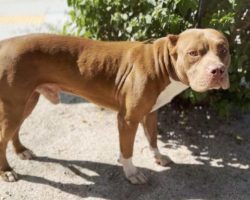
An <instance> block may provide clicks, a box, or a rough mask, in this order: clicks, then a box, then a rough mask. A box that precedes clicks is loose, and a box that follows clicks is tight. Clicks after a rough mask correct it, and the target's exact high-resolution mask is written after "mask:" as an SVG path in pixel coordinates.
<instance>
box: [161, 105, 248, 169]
mask: <svg viewBox="0 0 250 200" xmlns="http://www.w3.org/2000/svg"><path fill="white" fill-rule="evenodd" d="M159 113H160V114H159V119H158V123H159V128H160V133H161V134H160V140H162V141H163V142H164V143H166V148H176V149H178V147H179V146H180V145H184V146H186V147H187V148H188V150H190V151H191V152H192V155H194V156H195V158H196V160H197V161H200V162H202V163H203V164H206V165H210V166H215V167H225V166H228V167H235V168H241V169H249V165H250V154H249V153H248V149H249V148H250V144H249V141H250V135H249V132H250V127H249V126H248V122H249V121H250V115H247V114H245V115H244V114H243V113H235V114H234V115H232V116H231V117H230V118H228V119H225V118H220V117H219V116H218V115H217V113H216V112H215V111H214V110H212V109H209V108H207V107H204V106H194V107H193V106H190V107H189V108H186V109H184V108H182V107H181V106H180V107H179V106H176V105H175V106H174V105H173V104H172V105H168V106H166V107H165V108H163V109H161V110H160V112H159Z"/></svg>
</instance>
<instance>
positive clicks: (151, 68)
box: [0, 29, 230, 184]
mask: <svg viewBox="0 0 250 200" xmlns="http://www.w3.org/2000/svg"><path fill="white" fill-rule="evenodd" d="M229 64H230V55H229V50H228V42H227V40H226V38H225V37H224V36H223V35H222V34H221V33H219V32H218V31H215V30H213V29H190V30H187V31H184V32H183V33H181V34H180V35H168V36H167V37H164V38H160V39H158V40H155V41H154V42H153V43H152V44H147V43H143V42H101V41H93V40H89V39H83V38H80V37H69V36H58V35H50V34H32V35H27V36H22V37H15V38H11V39H8V40H4V41H1V42H0V175H1V177H2V178H3V179H4V180H6V181H15V180H16V179H17V177H16V174H15V173H14V171H12V169H11V167H10V166H9V164H8V162H7V160H6V155H5V154H6V146H7V143H8V141H9V140H12V141H13V144H14V147H15V150H16V153H18V154H19V155H20V156H21V157H22V158H24V159H25V158H26V159H29V158H31V156H32V154H31V151H29V150H28V149H27V148H25V147H24V146H23V145H22V144H21V142H20V140H19V136H18V131H19V128H20V126H21V124H22V122H23V121H24V119H25V118H26V117H27V116H28V115H29V114H30V113H31V112H32V110H33V108H34V107H35V105H36V103H37V101H38V98H39V95H40V94H43V95H44V96H45V97H47V98H48V99H49V100H50V101H51V102H53V103H58V102H59V97H58V93H59V91H61V90H62V91H67V92H70V93H74V94H76V95H79V96H82V97H84V98H86V99H87V100H89V101H91V102H93V103H96V104H99V105H101V106H105V107H108V108H111V109H113V110H116V111H118V129H119V136H120V150H121V156H120V162H121V163H122V165H123V169H124V172H125V175H126V177H127V179H128V180H129V181H130V182H132V183H135V184H140V183H145V182H146V180H147V178H146V177H145V176H144V175H143V174H142V173H141V172H140V171H138V170H137V168H136V167H135V166H134V165H133V163H132V159H131V158H132V153H133V144H134V138H135V133H136V130H137V127H138V124H139V123H141V124H142V125H143V128H144V130H145V135H146V136H147V138H148V141H149V144H150V147H151V149H152V152H153V154H154V157H155V159H156V162H157V163H158V164H160V165H166V164H168V163H169V162H170V159H168V158H167V157H166V156H163V155H161V154H160V152H159V150H158V148H157V141H156V139H157V123H156V122H157V113H156V110H157V109H158V108H159V107H161V106H162V105H164V104H166V103H168V102H170V101H171V99H172V98H173V97H174V96H176V95H177V94H179V93H180V92H181V91H183V90H185V89H186V88H188V87H189V86H191V88H192V89H193V90H195V91H199V92H203V91H206V90H209V89H219V88H223V89H227V88H228V87H229V79H228V71H227V70H228V67H229Z"/></svg>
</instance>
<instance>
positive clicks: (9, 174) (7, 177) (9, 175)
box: [0, 170, 18, 182]
mask: <svg viewBox="0 0 250 200" xmlns="http://www.w3.org/2000/svg"><path fill="white" fill-rule="evenodd" d="M0 178H1V179H2V180H3V181H6V182H15V181H17V180H18V176H17V174H16V172H15V171H13V170H12V171H5V172H0Z"/></svg>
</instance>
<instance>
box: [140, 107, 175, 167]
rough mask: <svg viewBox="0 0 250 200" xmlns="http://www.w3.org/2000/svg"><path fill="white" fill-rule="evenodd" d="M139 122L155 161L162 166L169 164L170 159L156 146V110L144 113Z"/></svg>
mask: <svg viewBox="0 0 250 200" xmlns="http://www.w3.org/2000/svg"><path fill="white" fill-rule="evenodd" d="M141 124H142V126H143V129H144V134H145V135H146V137H147V139H148V142H149V146H150V150H151V151H152V153H153V156H154V159H155V162H156V163H157V164H159V165H162V166H166V165H168V164H170V163H171V162H172V160H171V159H170V158H169V157H168V156H164V155H162V154H161V153H160V151H159V149H158V146H157V135H158V127H157V111H155V112H152V113H149V114H148V115H146V116H145V117H144V118H143V120H142V122H141Z"/></svg>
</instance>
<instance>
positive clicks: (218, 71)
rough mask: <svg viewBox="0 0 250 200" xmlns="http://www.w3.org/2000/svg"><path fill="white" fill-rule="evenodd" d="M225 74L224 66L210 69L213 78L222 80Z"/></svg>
mask: <svg viewBox="0 0 250 200" xmlns="http://www.w3.org/2000/svg"><path fill="white" fill-rule="evenodd" d="M224 72H225V67H224V65H215V66H211V67H209V73H210V75H211V76H212V77H213V78H220V77H221V76H222V75H223V74H224Z"/></svg>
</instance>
